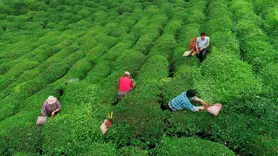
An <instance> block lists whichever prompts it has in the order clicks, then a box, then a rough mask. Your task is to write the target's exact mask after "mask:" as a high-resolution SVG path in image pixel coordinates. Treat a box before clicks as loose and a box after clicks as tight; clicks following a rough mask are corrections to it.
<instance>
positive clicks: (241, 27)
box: [230, 0, 277, 72]
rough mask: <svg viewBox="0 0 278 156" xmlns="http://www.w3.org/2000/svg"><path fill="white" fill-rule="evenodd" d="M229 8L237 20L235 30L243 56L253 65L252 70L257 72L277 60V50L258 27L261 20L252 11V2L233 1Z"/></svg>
mask: <svg viewBox="0 0 278 156" xmlns="http://www.w3.org/2000/svg"><path fill="white" fill-rule="evenodd" d="M243 6H244V7H243ZM230 10H231V12H232V13H233V15H234V19H235V21H236V22H237V23H236V29H235V31H236V33H237V36H238V37H239V38H240V39H241V44H240V45H241V49H242V53H243V57H244V59H245V60H246V61H247V62H248V63H250V64H251V65H252V66H253V68H254V71H256V72H257V71H258V70H260V69H261V68H262V67H263V66H265V65H266V64H268V63H269V62H274V61H275V60H277V57H276V56H277V52H276V51H275V50H274V49H273V47H272V45H271V44H270V39H269V38H268V36H267V35H266V34H265V33H264V32H263V31H262V29H261V28H260V26H261V22H262V20H261V18H260V17H258V16H257V15H256V14H255V13H254V9H253V6H252V4H251V3H249V2H246V1H241V0H237V1H233V2H231V4H230ZM250 17H254V18H250Z"/></svg>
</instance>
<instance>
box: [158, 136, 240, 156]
mask: <svg viewBox="0 0 278 156" xmlns="http://www.w3.org/2000/svg"><path fill="white" fill-rule="evenodd" d="M177 149H178V150H177ZM154 154H155V155H169V156H170V155H171V156H174V155H187V156H190V155H227V156H235V153H234V152H233V151H231V150H230V149H228V148H227V147H225V146H224V145H221V144H219V143H215V142H211V141H207V140H202V139H197V138H183V137H181V138H168V137H165V138H163V139H162V141H161V143H160V144H159V145H158V146H157V147H156V148H155V149H154Z"/></svg>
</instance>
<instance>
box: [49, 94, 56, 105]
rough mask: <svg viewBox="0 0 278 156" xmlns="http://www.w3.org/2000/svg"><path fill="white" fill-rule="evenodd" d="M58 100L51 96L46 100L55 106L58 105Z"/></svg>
mask: <svg viewBox="0 0 278 156" xmlns="http://www.w3.org/2000/svg"><path fill="white" fill-rule="evenodd" d="M56 101H57V99H56V98H55V97H54V96H49V97H48V98H47V100H46V103H47V104H49V105H53V104H54V103H56Z"/></svg>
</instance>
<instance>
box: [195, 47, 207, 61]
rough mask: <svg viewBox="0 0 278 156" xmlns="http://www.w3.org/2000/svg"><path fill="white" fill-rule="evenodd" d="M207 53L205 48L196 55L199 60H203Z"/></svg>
mask: <svg viewBox="0 0 278 156" xmlns="http://www.w3.org/2000/svg"><path fill="white" fill-rule="evenodd" d="M206 55H207V48H205V49H203V50H202V51H200V52H199V53H198V54H197V57H198V58H199V60H200V62H203V61H204V60H205V59H206Z"/></svg>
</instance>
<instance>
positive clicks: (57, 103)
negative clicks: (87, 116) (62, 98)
mask: <svg viewBox="0 0 278 156" xmlns="http://www.w3.org/2000/svg"><path fill="white" fill-rule="evenodd" d="M55 104H56V105H57V109H56V110H55V111H53V112H52V113H51V118H52V117H53V116H54V115H55V113H56V112H59V111H60V110H61V108H62V106H61V103H60V102H59V101H58V100H57V101H56V103H55Z"/></svg>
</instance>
